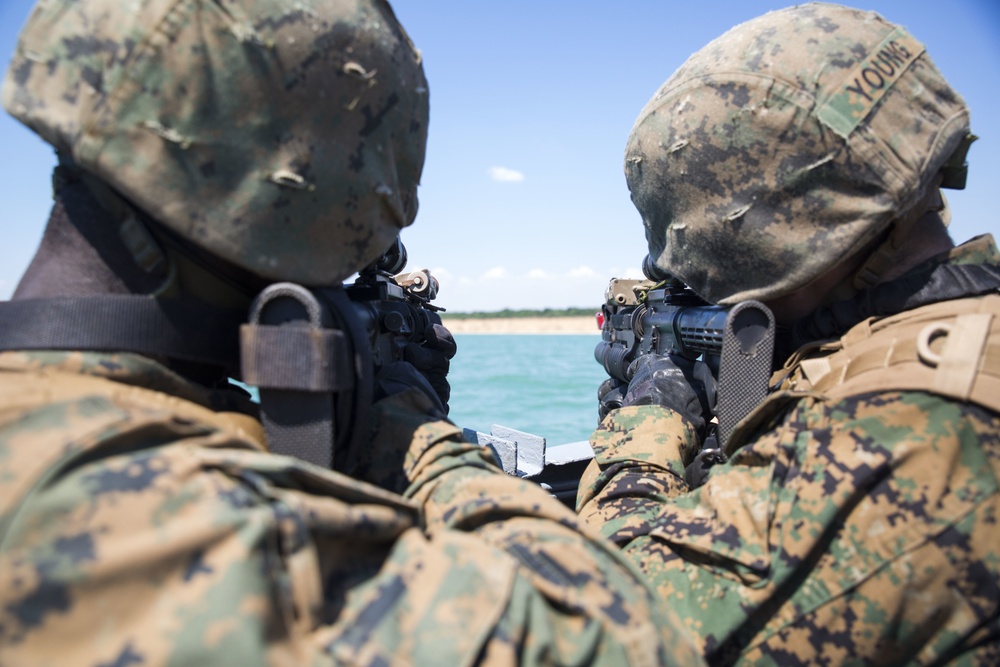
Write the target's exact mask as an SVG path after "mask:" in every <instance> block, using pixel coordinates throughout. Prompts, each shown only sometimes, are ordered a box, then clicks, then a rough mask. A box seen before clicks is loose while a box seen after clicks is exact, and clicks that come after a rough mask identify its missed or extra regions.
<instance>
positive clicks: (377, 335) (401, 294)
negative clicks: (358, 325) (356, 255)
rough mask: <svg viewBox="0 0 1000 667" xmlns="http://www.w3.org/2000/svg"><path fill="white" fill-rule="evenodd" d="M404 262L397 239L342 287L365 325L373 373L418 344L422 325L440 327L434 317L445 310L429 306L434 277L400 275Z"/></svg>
mask: <svg viewBox="0 0 1000 667" xmlns="http://www.w3.org/2000/svg"><path fill="white" fill-rule="evenodd" d="M406 261H407V256H406V248H405V247H404V246H403V243H402V242H401V241H400V240H399V239H397V240H396V243H395V244H394V245H393V246H391V247H390V248H389V249H388V250H387V251H386V252H385V253H384V254H383V255H382V256H381V257H379V258H378V259H377V260H375V261H374V262H372V263H371V264H370V265H368V266H367V267H365V268H364V269H362V270H361V271H360V272H359V273H358V277H357V279H356V280H355V281H354V283H352V284H350V285H346V286H345V288H344V289H345V291H346V292H347V296H348V298H350V300H351V301H352V302H353V304H354V307H355V311H356V312H357V315H358V316H359V317H360V318H361V320H362V322H363V323H364V328H365V331H366V332H367V335H368V340H369V341H370V347H371V350H372V364H373V370H374V375H377V374H378V372H379V371H380V370H382V368H383V366H385V365H386V364H389V363H391V362H393V361H399V360H401V358H402V357H401V354H402V350H403V348H404V347H406V345H408V344H410V343H417V344H420V343H423V342H424V332H425V331H426V330H427V327H429V326H430V325H431V324H441V316H440V315H438V313H439V312H441V311H443V310H444V308H441V307H439V306H435V305H434V304H432V303H431V301H433V300H434V299H435V298H437V293H438V281H437V279H436V278H435V277H434V276H432V275H431V273H430V271H428V270H427V269H420V270H418V271H411V272H409V273H402V271H403V269H404V268H406Z"/></svg>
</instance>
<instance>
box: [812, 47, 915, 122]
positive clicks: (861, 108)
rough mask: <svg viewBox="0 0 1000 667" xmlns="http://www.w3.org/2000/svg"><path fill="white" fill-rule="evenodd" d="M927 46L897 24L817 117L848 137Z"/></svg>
mask: <svg viewBox="0 0 1000 667" xmlns="http://www.w3.org/2000/svg"><path fill="white" fill-rule="evenodd" d="M924 50H925V49H924V45H923V44H921V43H920V42H919V41H917V40H916V38H914V37H913V35H911V34H910V33H908V32H907V31H906V29H905V28H901V27H900V28H896V29H895V30H893V31H892V32H891V33H889V35H888V37H886V38H885V39H884V40H882V43H881V44H879V45H878V46H877V47H875V49H874V50H873V51H872V52H871V53H869V54H868V55H867V56H865V58H864V59H863V60H862V61H861V62H860V63H859V64H858V66H857V67H856V68H855V69H854V70H853V71H852V72H851V73H850V74H848V75H847V77H846V78H845V79H844V80H843V81H841V82H840V84H838V86H837V87H836V88H835V89H834V91H833V94H832V95H831V96H830V97H829V99H827V101H826V102H825V103H824V104H823V105H822V106H821V107H820V108H819V110H818V111H817V113H816V117H817V118H819V120H820V122H822V123H823V124H824V125H826V126H827V127H829V128H830V129H831V130H833V131H834V132H836V133H837V134H839V135H840V136H842V137H844V138H845V139H846V138H847V137H848V136H849V135H850V134H851V132H853V131H854V129H855V128H856V127H857V126H858V125H859V124H860V123H861V121H863V120H864V119H865V118H867V117H868V114H870V113H871V111H872V109H873V108H875V105H876V104H878V103H879V100H881V99H882V98H883V97H885V94H886V93H887V92H889V89H890V88H892V86H893V84H895V83H896V81H898V80H899V77H901V76H902V75H903V72H905V71H906V70H907V69H909V67H910V65H912V64H913V62H914V61H915V60H916V59H917V58H918V57H920V54H922V53H923V52H924Z"/></svg>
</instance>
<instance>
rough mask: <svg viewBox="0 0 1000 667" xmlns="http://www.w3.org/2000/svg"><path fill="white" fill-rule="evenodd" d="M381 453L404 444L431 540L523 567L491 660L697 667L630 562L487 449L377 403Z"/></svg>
mask: <svg viewBox="0 0 1000 667" xmlns="http://www.w3.org/2000/svg"><path fill="white" fill-rule="evenodd" d="M378 409H379V415H378V418H377V421H378V423H379V424H381V425H382V426H381V427H380V428H379V429H377V432H376V434H375V437H374V442H375V443H383V444H381V445H380V444H376V450H378V448H379V447H384V446H386V445H385V443H388V442H407V443H409V448H408V449H407V451H406V456H405V462H404V466H403V467H404V471H405V477H406V481H407V484H408V485H407V488H406V489H405V493H404V495H405V496H406V497H408V498H410V499H412V500H413V501H415V502H416V503H417V504H418V506H419V507H420V508H421V510H422V512H421V513H422V517H423V521H424V524H423V529H424V532H425V534H426V535H427V536H428V538H429V539H430V540H431V541H432V542H434V541H437V540H447V539H451V538H450V537H449V536H452V535H455V534H456V533H457V534H461V535H465V536H467V537H472V538H475V540H476V541H477V542H481V543H483V544H485V545H488V546H489V547H490V549H491V550H494V551H496V552H499V553H501V554H503V556H504V558H505V559H509V560H510V562H512V563H514V564H515V565H516V570H515V572H516V574H515V582H514V584H513V586H512V588H511V589H510V591H511V597H510V602H509V604H507V605H506V608H505V609H504V610H503V613H502V615H501V617H500V619H499V622H498V624H497V626H496V628H495V629H494V630H493V632H492V635H491V637H490V638H489V640H488V641H487V642H486V645H485V648H484V654H483V655H484V656H486V657H488V658H489V660H487V661H486V662H492V661H493V660H496V661H498V662H501V663H503V664H509V663H514V662H516V663H519V664H537V663H540V662H553V663H557V664H577V663H581V664H583V663H587V664H589V663H591V662H594V663H599V664H614V665H617V664H698V663H699V662H700V658H698V657H697V656H696V654H694V653H693V651H692V649H691V646H692V645H691V642H690V638H688V637H687V636H686V633H685V632H684V631H683V630H680V623H679V621H678V620H677V619H676V618H675V616H674V614H673V613H672V612H671V611H670V610H669V609H668V608H667V606H666V605H664V604H663V601H662V600H660V599H658V597H657V596H656V594H655V593H654V592H653V591H652V589H651V588H650V587H649V586H648V584H646V583H645V582H644V580H643V578H642V576H641V575H640V574H639V573H638V571H637V570H636V569H635V567H634V566H632V565H631V564H630V563H629V562H628V561H627V559H625V558H624V557H623V556H622V554H621V553H620V552H619V551H618V550H617V549H616V548H615V547H614V546H613V545H611V544H610V543H608V542H606V541H605V540H602V539H600V537H599V536H598V535H597V534H596V532H595V531H592V530H589V529H588V528H586V527H585V526H584V525H583V524H582V522H580V520H579V519H578V518H577V517H576V516H575V515H574V514H573V512H572V511H570V510H569V509H568V508H566V507H565V506H563V505H562V503H560V502H559V501H557V500H556V499H555V498H553V497H552V496H551V495H550V494H549V493H547V492H546V491H545V490H543V489H542V488H541V487H539V486H538V485H537V484H534V483H531V482H527V481H525V480H521V479H518V478H516V477H512V476H509V475H506V474H504V473H503V472H502V471H501V470H500V469H499V467H498V466H497V465H496V463H495V461H494V460H493V457H492V454H491V453H490V452H489V450H488V449H486V448H484V447H481V446H479V445H476V444H472V443H468V442H465V441H463V440H462V438H461V432H460V430H459V429H458V428H457V427H455V426H454V425H452V424H450V423H449V422H443V421H434V420H432V419H430V418H428V417H427V416H426V412H427V410H426V406H424V405H423V398H422V396H421V395H419V393H417V392H409V393H405V394H397V395H396V396H393V397H390V398H389V399H386V400H384V401H382V402H381V404H380V405H379V408H378Z"/></svg>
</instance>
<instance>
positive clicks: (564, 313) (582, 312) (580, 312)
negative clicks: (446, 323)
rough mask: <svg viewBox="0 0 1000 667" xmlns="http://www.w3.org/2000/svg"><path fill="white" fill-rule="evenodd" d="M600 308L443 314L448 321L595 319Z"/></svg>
mask: <svg viewBox="0 0 1000 667" xmlns="http://www.w3.org/2000/svg"><path fill="white" fill-rule="evenodd" d="M598 310H599V309H598V308H543V309H542V310H510V309H509V308H505V309H504V310H496V311H491V312H484V313H481V312H475V313H453V312H451V311H450V310H449V311H447V312H445V313H442V316H443V317H445V318H448V319H456V320H490V319H501V318H502V319H510V318H514V317H593V316H594V313H596V312H597V311H598Z"/></svg>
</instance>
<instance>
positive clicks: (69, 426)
mask: <svg viewBox="0 0 1000 667" xmlns="http://www.w3.org/2000/svg"><path fill="white" fill-rule="evenodd" d="M2 386H3V385H2V383H0V387H2ZM7 388H8V389H9V390H10V391H9V392H8V393H9V394H10V395H11V396H9V397H8V398H10V400H11V401H13V400H14V397H16V396H18V395H23V396H24V397H25V400H28V399H32V401H31V402H32V405H31V406H30V407H29V406H26V407H24V408H23V409H21V408H16V409H15V408H14V407H12V406H11V404H10V403H9V402H8V403H7V404H6V406H7V407H6V409H3V410H0V600H2V604H0V664H4V665H8V664H10V665H21V664H30V665H37V666H40V667H47V666H49V665H52V666H55V665H65V664H74V665H82V666H85V667H90V666H93V667H97V666H98V665H129V664H142V665H178V664H192V665H198V664H239V665H243V666H247V667H249V666H251V665H333V664H358V665H389V664H411V665H434V666H437V665H472V664H524V665H538V664H564V665H589V664H607V665H624V664H638V665H654V664H665V665H696V664H701V663H700V658H699V657H698V656H697V655H696V654H695V653H694V651H693V646H692V642H691V641H690V638H688V637H687V636H686V633H685V632H684V631H683V630H681V629H680V624H679V621H677V619H675V618H674V617H673V616H672V615H671V614H670V612H668V611H667V610H666V609H665V608H664V607H663V606H662V604H661V603H660V602H659V601H658V600H657V599H656V597H655V595H654V594H653V593H652V591H651V590H650V589H649V588H647V587H646V586H645V585H644V584H643V581H642V578H641V575H639V574H638V572H637V570H636V569H635V568H634V567H633V566H631V565H630V564H629V563H628V562H627V560H626V559H624V557H623V556H622V555H621V554H619V553H618V552H617V550H615V549H614V548H613V547H611V546H610V545H606V544H605V543H604V542H603V541H601V540H600V539H598V538H597V537H596V536H594V535H593V534H590V533H588V532H587V531H586V530H584V529H582V528H581V527H580V526H579V525H578V524H577V522H576V518H575V516H574V515H573V514H572V512H569V511H568V510H566V509H565V508H563V507H562V505H561V504H559V503H558V502H557V501H555V500H554V499H551V498H550V497H549V496H548V494H546V493H544V492H543V491H542V490H541V489H540V488H538V487H536V486H534V485H531V484H529V483H526V482H522V481H521V480H517V479H514V478H510V477H507V476H505V475H503V474H502V473H501V472H499V470H498V469H497V468H495V466H493V464H492V463H491V462H490V461H489V457H488V456H484V453H483V451H481V450H480V449H479V448H477V447H474V446H471V445H469V444H468V443H462V442H461V441H460V440H458V439H455V438H454V437H452V435H450V434H452V432H453V431H454V428H455V427H454V426H452V425H449V424H448V423H447V422H437V421H434V420H433V419H428V418H427V417H426V416H421V412H420V410H419V409H416V408H414V406H413V405H411V404H409V403H408V402H407V400H406V396H402V395H401V396H399V397H397V398H394V399H393V400H391V401H390V402H389V403H388V404H386V405H384V406H383V407H382V408H381V409H380V410H381V416H382V417H383V418H384V419H385V420H386V421H384V424H385V425H386V426H390V425H391V428H390V431H391V434H394V435H400V434H404V433H407V431H408V429H409V436H410V437H409V439H408V440H407V441H406V442H407V443H410V444H412V448H411V449H409V450H405V451H406V456H405V458H406V474H407V475H409V476H411V477H412V483H411V484H410V487H409V488H408V489H407V492H408V495H409V499H407V498H404V497H401V496H399V495H397V494H393V493H390V492H388V491H384V490H381V489H379V488H377V487H375V486H373V485H371V484H369V483H365V482H362V481H358V480H355V479H351V478H349V477H346V476H344V475H341V474H339V473H335V472H331V471H328V470H323V469H321V468H318V467H316V466H312V465H309V464H307V463H304V462H302V461H299V460H297V459H295V458H292V457H285V456H276V455H271V454H267V453H265V452H262V451H259V450H258V449H255V447H254V446H253V445H252V444H251V443H249V442H247V441H246V440H245V439H243V438H241V437H240V435H239V434H238V433H236V432H233V431H227V430H225V429H220V428H218V427H217V426H215V425H213V424H211V423H206V422H201V421H199V420H198V419H197V418H196V417H192V416H190V415H187V416H183V417H182V416H180V415H178V414H176V413H175V412H174V411H172V410H170V409H163V401H156V402H153V403H150V402H143V401H141V400H138V399H140V398H142V395H141V394H138V393H136V392H135V391H134V390H131V389H128V390H122V391H121V392H119V393H118V394H117V395H116V396H114V397H108V396H86V395H74V397H73V399H72V400H69V401H66V402H62V403H57V402H52V401H51V400H44V399H46V396H42V395H39V396H32V394H31V392H30V391H29V390H26V389H24V388H23V387H14V386H12V385H11V386H8V387H7ZM167 404H168V405H173V403H170V402H169V401H167ZM418 407H421V408H422V407H423V406H418ZM407 425H408V426H407ZM376 430H377V431H378V429H376ZM386 434H387V433H383V435H386ZM375 444H377V443H375ZM404 449H405V448H404Z"/></svg>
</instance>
